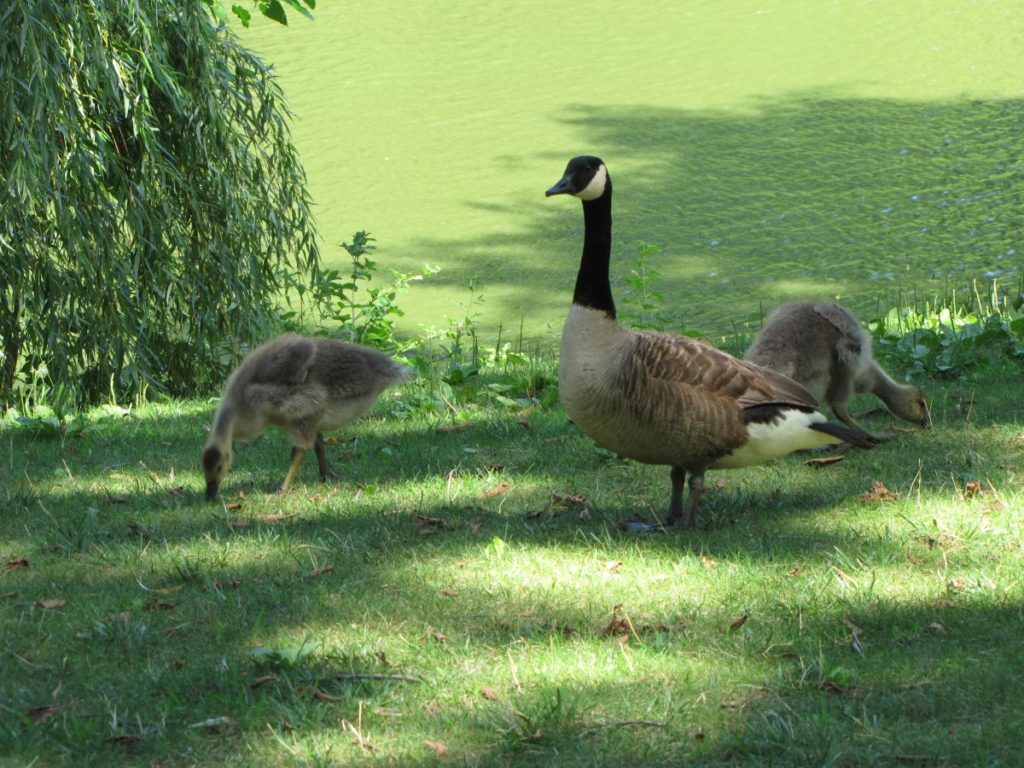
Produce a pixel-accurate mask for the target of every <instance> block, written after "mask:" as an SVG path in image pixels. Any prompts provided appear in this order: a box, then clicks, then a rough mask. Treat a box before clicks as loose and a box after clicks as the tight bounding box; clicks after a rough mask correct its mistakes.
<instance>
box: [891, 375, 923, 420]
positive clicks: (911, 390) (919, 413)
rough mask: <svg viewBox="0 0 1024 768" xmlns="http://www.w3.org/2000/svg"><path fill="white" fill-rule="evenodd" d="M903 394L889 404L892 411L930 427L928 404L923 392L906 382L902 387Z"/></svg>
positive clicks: (902, 417) (903, 417)
mask: <svg viewBox="0 0 1024 768" xmlns="http://www.w3.org/2000/svg"><path fill="white" fill-rule="evenodd" d="M903 395H904V396H903V397H900V398H897V399H896V401H895V402H893V403H891V404H890V405H889V407H890V408H891V409H892V412H893V413H894V414H895V415H896V416H899V417H900V418H901V419H903V420H905V421H911V422H913V423H915V424H920V425H921V426H922V427H925V428H927V427H930V426H931V425H932V419H931V415H930V414H929V413H928V404H927V403H926V402H925V400H924V393H923V392H921V390H920V389H918V388H917V387H915V386H914V385H913V384H908V385H907V386H906V387H904V389H903Z"/></svg>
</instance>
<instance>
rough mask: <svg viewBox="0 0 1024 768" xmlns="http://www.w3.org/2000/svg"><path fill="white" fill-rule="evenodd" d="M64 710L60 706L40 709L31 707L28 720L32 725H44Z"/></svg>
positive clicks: (54, 705) (51, 705)
mask: <svg viewBox="0 0 1024 768" xmlns="http://www.w3.org/2000/svg"><path fill="white" fill-rule="evenodd" d="M62 709H64V707H63V705H61V704H50V705H48V706H42V707H32V709H30V710H29V711H28V719H29V720H31V721H32V722H33V723H45V722H46V721H47V720H49V719H50V718H51V717H53V716H54V715H56V714H57V713H58V712H60V711H61V710H62Z"/></svg>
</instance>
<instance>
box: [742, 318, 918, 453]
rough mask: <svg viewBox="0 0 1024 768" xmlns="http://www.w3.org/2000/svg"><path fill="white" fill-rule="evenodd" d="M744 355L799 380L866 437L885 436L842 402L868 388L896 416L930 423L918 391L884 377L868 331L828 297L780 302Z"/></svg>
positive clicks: (884, 438) (873, 438)
mask: <svg viewBox="0 0 1024 768" xmlns="http://www.w3.org/2000/svg"><path fill="white" fill-rule="evenodd" d="M744 359H746V360H749V361H750V362H752V363H757V364H758V365H762V366H765V367H766V368H771V369H772V370H775V371H778V372H779V373H782V374H784V375H786V376H788V377H789V378H791V379H793V380H794V381H797V382H799V383H800V384H802V385H803V386H804V387H805V388H806V389H807V391H808V392H810V393H811V394H812V395H814V396H815V397H816V398H818V399H819V400H820V401H822V402H826V403H828V404H829V406H830V407H831V408H832V412H833V413H835V415H836V417H837V418H839V419H840V420H841V421H843V422H845V423H846V424H848V425H849V426H850V428H851V429H853V430H855V431H856V432H857V433H858V434H859V435H861V437H864V438H865V439H868V440H872V441H875V442H878V441H881V440H886V439H888V438H889V437H890V436H889V435H883V434H877V433H873V432H869V431H868V430H866V429H865V428H864V427H862V426H861V425H860V424H858V423H857V421H856V420H855V419H854V418H853V416H851V415H850V412H849V411H848V410H847V409H846V406H847V403H848V402H849V401H850V398H851V397H853V395H854V393H855V392H856V393H861V392H871V393H872V394H874V395H875V396H876V397H878V399H880V400H881V401H882V402H883V403H885V405H886V407H887V408H888V409H889V410H890V411H891V412H892V413H893V414H894V415H896V416H898V417H899V418H901V419H905V420H906V421H912V422H914V423H915V424H920V425H921V426H924V427H927V426H928V425H929V417H928V407H927V406H926V405H925V401H924V395H923V394H922V393H921V390H920V389H918V388H917V387H915V386H913V385H911V384H897V383H896V382H895V381H893V380H892V379H891V378H889V376H888V375H887V374H886V373H885V371H883V370H882V369H881V367H879V365H878V363H876V362H875V361H874V359H873V358H872V356H871V335H870V334H869V333H867V332H866V331H865V330H864V329H863V328H861V326H860V323H858V322H857V318H856V317H854V316H853V314H852V313H851V312H849V311H848V310H846V309H843V308H842V307H840V306H839V305H838V304H834V303H832V302H831V301H821V302H817V303H812V302H794V303H792V304H783V305H782V306H781V307H779V308H778V309H777V310H775V312H774V313H773V314H772V316H771V317H770V318H769V319H768V323H767V324H766V325H765V327H764V329H763V330H762V331H761V333H760V334H758V336H757V338H756V339H754V343H753V344H752V345H751V346H750V349H748V350H747V354H746V355H745V356H744Z"/></svg>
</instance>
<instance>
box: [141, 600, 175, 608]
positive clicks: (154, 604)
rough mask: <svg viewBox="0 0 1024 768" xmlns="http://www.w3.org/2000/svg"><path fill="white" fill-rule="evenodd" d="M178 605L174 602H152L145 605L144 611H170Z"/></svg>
mask: <svg viewBox="0 0 1024 768" xmlns="http://www.w3.org/2000/svg"><path fill="white" fill-rule="evenodd" d="M176 605H177V603H176V602H174V601H173V600H150V601H148V602H146V603H144V604H143V606H142V610H144V611H169V610H171V609H172V608H174V606H176Z"/></svg>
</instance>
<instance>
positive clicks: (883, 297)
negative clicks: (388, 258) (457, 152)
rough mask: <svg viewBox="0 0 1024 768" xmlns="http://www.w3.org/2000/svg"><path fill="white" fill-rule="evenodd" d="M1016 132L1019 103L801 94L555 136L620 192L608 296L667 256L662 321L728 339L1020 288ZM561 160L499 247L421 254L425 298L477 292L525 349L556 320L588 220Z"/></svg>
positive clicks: (549, 162) (454, 246)
mask: <svg viewBox="0 0 1024 768" xmlns="http://www.w3.org/2000/svg"><path fill="white" fill-rule="evenodd" d="M1022 118H1024V100H1020V99H1010V100H999V101H986V100H973V101H959V102H943V103H929V102H925V103H912V102H901V101H891V100H880V99H875V100H870V99H855V98H844V97H842V96H841V95H837V94H831V93H808V94H799V95H794V96H792V97H790V98H787V99H780V100H765V101H764V102H763V103H762V104H761V105H759V106H758V107H757V108H755V109H751V110H748V111H744V112H720V113H709V112H691V111H685V110H678V109H659V108H651V107H645V106H642V105H636V106H626V107H621V108H608V107H588V106H585V105H577V106H574V107H568V108H567V110H566V114H564V115H559V116H557V117H555V118H554V119H558V120H561V121H564V122H568V123H570V124H571V125H573V126H575V127H576V128H577V129H578V132H579V136H580V139H579V143H578V146H577V147H575V148H573V149H572V150H571V152H570V154H597V155H600V156H602V157H603V158H604V159H605V160H606V161H607V162H608V164H609V168H610V169H611V172H612V175H613V177H614V180H615V189H616V198H615V222H616V223H615V231H614V237H615V245H614V250H615V253H614V255H613V262H612V272H613V278H615V277H616V276H618V278H619V279H620V280H621V277H622V276H623V275H625V274H626V272H627V269H628V266H627V262H628V261H629V260H630V259H632V258H634V257H635V256H636V253H637V248H636V247H635V245H634V243H635V241H639V240H642V241H646V242H649V243H653V244H656V245H659V246H661V247H662V249H663V251H662V253H661V254H659V255H658V256H656V257H655V258H654V259H653V260H652V262H651V264H650V266H652V267H654V268H656V269H658V270H660V271H661V272H662V273H663V277H662V278H661V279H659V280H658V285H657V289H658V290H659V291H661V293H662V294H663V295H664V297H665V301H664V311H665V312H666V313H667V314H670V315H674V316H676V317H677V318H679V321H680V324H682V325H685V326H686V327H689V328H697V329H700V330H702V331H704V332H706V333H710V334H722V333H727V332H729V331H731V330H732V329H733V328H734V327H735V326H743V325H749V324H753V325H754V327H756V324H757V321H758V320H759V318H760V316H761V313H762V308H763V309H764V310H765V311H767V310H770V309H771V308H772V307H773V306H775V305H776V304H778V303H780V302H782V301H785V300H791V299H796V298H806V299H810V298H821V297H823V296H829V297H835V296H838V297H841V298H842V299H843V301H844V302H845V303H847V304H849V305H850V306H851V308H853V309H854V310H856V311H858V312H859V313H860V314H862V315H864V316H865V317H868V318H870V317H872V316H873V315H874V314H875V313H876V312H877V311H878V310H880V309H881V310H885V309H888V308H889V307H890V306H892V305H893V304H894V303H895V302H896V300H897V298H898V293H906V294H913V295H916V296H917V297H918V298H919V299H920V300H922V301H923V300H925V299H931V298H933V297H934V296H935V295H936V294H944V293H946V291H947V290H948V289H950V288H959V287H964V286H966V285H969V284H970V281H971V280H972V279H974V278H982V279H985V278H988V277H1003V278H1004V279H1006V280H1007V281H1008V282H1010V283H1011V284H1012V285H1017V284H1018V283H1019V281H1020V279H1021V278H1020V267H1019V260H1020V254H1019V249H1020V246H1019V243H1017V242H1016V233H1017V232H1019V231H1020V229H1021V227H1022V226H1024V199H1022V198H1021V195H1020V194H1019V189H1020V186H1021V184H1022V182H1024V161H1022V160H1021V157H1022V156H1024V140H1022V138H1021V132H1020V123H1021V120H1022ZM568 157H569V155H564V156H563V155H562V154H556V153H554V152H550V151H544V152H540V153H536V152H535V153H534V155H533V156H532V157H530V158H529V162H530V163H531V164H532V165H540V163H539V158H543V160H544V163H545V165H543V167H544V168H547V171H546V172H545V175H543V176H541V177H538V179H537V183H536V187H537V190H536V191H537V194H536V198H533V199H529V200H523V201H522V203H521V205H519V206H516V207H514V208H508V209H494V208H489V209H488V210H486V212H485V213H486V215H488V216H493V217H495V219H496V223H495V232H494V234H493V236H488V237H485V238H480V239H477V240H469V241H467V240H465V239H459V238H458V237H454V238H452V239H451V240H447V241H443V242H429V243H423V244H422V245H423V248H424V252H429V253H443V254H445V258H444V259H443V261H442V262H441V263H442V264H443V267H444V271H443V272H442V273H441V274H439V275H437V276H436V277H433V278H431V280H430V281H428V283H427V284H425V285H424V286H422V289H423V290H425V291H427V292H430V291H434V292H437V293H438V294H439V295H440V294H448V295H449V296H450V295H451V292H452V291H453V289H454V290H465V287H466V286H467V285H469V284H470V282H473V283H474V284H475V285H476V286H477V288H478V289H479V290H481V291H482V293H483V294H484V296H485V297H486V298H487V303H486V305H485V306H486V309H485V314H486V316H487V318H488V319H489V320H490V324H491V325H496V320H497V319H502V320H504V321H505V323H506V325H507V324H509V323H510V322H511V323H512V324H518V320H519V318H520V317H525V318H526V320H527V324H528V325H530V328H529V329H528V330H529V332H530V333H531V334H538V333H540V332H541V331H542V328H541V326H539V325H537V323H536V321H537V320H539V319H545V318H556V319H558V320H560V318H561V317H562V314H563V310H562V309H560V308H563V307H565V306H567V304H568V301H569V296H570V295H571V286H572V282H573V279H574V276H575V267H576V263H577V259H578V255H579V250H580V244H581V242H582V216H581V215H580V211H579V206H578V204H576V203H575V201H566V200H562V199H556V200H549V201H545V200H543V198H542V194H543V190H544V189H546V188H547V187H548V186H549V185H550V184H551V183H553V182H554V181H555V180H556V179H557V178H558V177H559V175H560V174H561V172H562V169H563V168H564V164H565V162H566V161H567V160H568ZM570 203H571V204H570ZM465 204H466V205H467V206H474V205H476V203H474V202H473V201H466V203H465ZM482 215H483V213H482ZM435 260H436V259H435ZM418 290H420V289H418ZM617 298H618V299H619V300H620V302H621V301H622V299H623V298H624V291H623V289H622V287H621V285H620V287H619V288H618V289H617Z"/></svg>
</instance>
